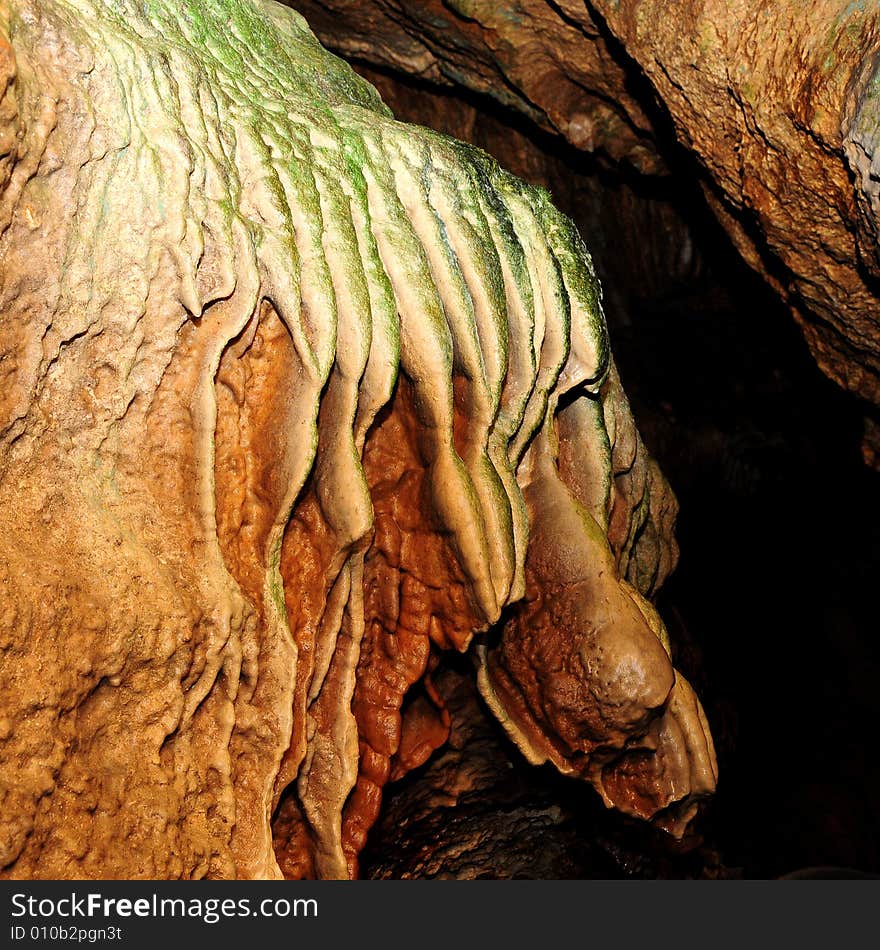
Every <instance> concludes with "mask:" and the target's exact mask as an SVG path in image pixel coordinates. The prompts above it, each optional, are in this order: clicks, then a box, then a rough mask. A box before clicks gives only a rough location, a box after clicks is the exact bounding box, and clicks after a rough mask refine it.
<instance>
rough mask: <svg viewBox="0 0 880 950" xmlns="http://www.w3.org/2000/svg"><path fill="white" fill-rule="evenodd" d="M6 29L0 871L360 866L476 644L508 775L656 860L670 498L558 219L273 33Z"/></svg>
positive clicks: (295, 22)
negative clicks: (454, 670)
mask: <svg viewBox="0 0 880 950" xmlns="http://www.w3.org/2000/svg"><path fill="white" fill-rule="evenodd" d="M0 35H2V36H3V38H4V46H3V48H2V51H0V52H2V56H3V60H2V62H3V71H2V75H3V77H4V80H5V87H4V91H3V97H2V100H0V101H2V110H3V111H2V114H3V120H4V123H5V125H4V142H5V151H4V154H3V156H2V161H3V178H2V185H3V191H2V201H0V314H2V316H0V365H2V368H3V383H4V385H3V388H2V390H0V512H2V516H0V521H2V531H0V583H2V591H3V599H2V612H0V708H2V709H3V716H4V719H3V723H2V732H0V795H2V799H0V801H2V806H3V807H2V811H0V868H2V869H3V870H2V874H3V875H4V876H7V877H16V878H28V877H41V878H53V877H58V878H61V877H120V878H136V877H137V878H143V877H151V878H165V877H185V878H192V877H206V876H208V877H278V876H280V875H281V874H282V873H283V874H286V875H287V876H291V877H301V876H309V877H311V876H319V877H345V876H349V875H353V874H355V873H356V869H357V868H356V864H357V854H358V852H359V850H360V849H361V847H362V845H363V842H364V838H365V835H366V832H367V830H368V829H369V827H370V825H371V824H372V823H373V822H374V821H375V819H376V816H377V814H378V809H379V805H380V802H381V795H382V789H383V786H384V785H385V783H386V782H387V781H388V780H389V778H398V777H400V776H401V775H403V774H404V773H405V772H406V771H407V770H408V769H410V768H412V767H414V766H416V765H418V764H421V763H422V762H424V760H425V758H426V757H427V756H428V755H429V754H430V753H431V751H432V750H433V749H434V748H435V747H436V746H437V745H438V744H440V743H442V742H443V741H444V740H445V737H446V733H447V731H448V728H449V719H448V715H447V713H446V711H445V709H444V702H443V700H442V697H441V696H440V694H439V693H438V692H437V691H436V689H435V688H434V686H433V684H432V682H431V678H430V674H431V671H432V669H433V665H434V662H435V661H434V659H433V658H432V654H433V653H434V652H436V651H439V650H452V649H454V650H461V651H463V650H465V649H467V648H468V646H469V644H470V642H471V641H472V639H473V638H474V637H477V638H478V639H479V640H480V646H481V651H480V652H481V656H482V659H483V669H482V672H481V675H480V682H481V685H482V688H483V690H484V691H485V694H486V696H487V698H488V700H489V703H490V705H491V706H492V708H493V710H494V711H495V712H496V713H497V715H498V716H499V718H500V719H501V720H502V722H503V723H504V725H505V727H506V728H507V729H508V731H509V733H510V734H511V736H513V737H514V739H515V740H516V741H517V743H518V744H519V745H520V746H521V748H522V749H523V751H524V752H525V753H526V754H527V756H528V757H529V758H530V759H531V760H532V761H545V760H546V761H550V762H552V763H554V764H555V765H557V766H558V767H559V768H560V769H562V770H564V771H567V772H571V773H573V774H576V775H579V776H581V777H583V778H585V779H587V780H588V781H589V782H591V783H592V784H593V785H594V786H595V787H596V788H597V789H598V790H599V791H600V792H601V794H602V795H603V797H604V799H605V800H606V801H607V802H608V803H609V804H612V803H613V804H615V805H616V806H618V807H620V808H622V809H624V810H626V811H628V812H631V813H633V814H637V815H640V816H643V817H646V818H648V817H653V818H654V819H655V820H656V821H657V822H658V823H659V824H660V825H662V826H664V827H668V828H669V829H670V830H671V831H673V832H674V833H676V834H680V833H681V832H682V831H683V828H684V824H685V823H686V821H687V818H688V817H689V816H690V815H691V814H692V811H693V806H694V802H695V801H696V800H697V799H699V798H700V797H702V796H705V795H707V794H710V793H711V791H712V790H713V788H714V781H715V777H714V768H715V766H714V753H713V749H712V743H711V738H710V737H709V736H708V733H707V731H706V727H705V723H704V721H703V720H702V718H701V714H700V712H699V705H698V703H697V701H696V699H695V698H694V697H693V695H692V693H691V692H690V689H689V687H688V686H687V684H686V683H685V681H684V680H683V679H682V678H681V677H680V675H678V674H677V673H676V671H674V670H673V667H672V664H671V661H670V658H669V645H668V642H667V640H666V637H665V632H664V630H663V627H662V623H661V622H660V620H659V618H658V616H657V615H656V613H655V612H654V610H653V608H652V607H651V606H650V604H649V603H648V601H647V600H645V597H647V596H649V595H650V594H651V593H652V592H653V590H654V589H655V588H656V586H657V585H658V584H659V583H661V582H662V580H663V579H664V577H665V576H666V574H667V573H668V572H669V570H670V569H671V568H672V566H673V564H674V561H675V545H674V541H673V539H672V535H671V532H672V522H673V520H674V517H675V500H674V498H673V497H672V495H671V492H670V490H669V489H668V486H666V483H665V482H664V481H663V479H662V477H661V476H660V474H659V471H658V469H657V467H656V465H655V464H654V463H653V462H652V461H651V459H650V458H649V457H648V456H647V453H646V452H645V450H644V447H643V445H642V444H641V441H640V439H639V437H638V434H637V433H636V431H635V427H634V424H633V422H632V417H631V415H630V413H629V409H628V406H627V403H626V399H625V396H624V395H623V391H622V389H621V386H620V382H619V380H618V378H617V374H616V371H615V369H614V366H613V363H612V362H611V359H610V354H609V353H608V346H607V335H606V330H605V325H604V318H603V315H602V312H601V308H600V305H599V291H598V286H597V282H596V280H595V275H594V273H593V270H592V265H591V262H590V258H589V255H588V254H587V251H586V249H585V248H584V246H583V243H582V241H581V239H580V237H579V236H578V234H577V232H576V230H575V229H574V227H573V226H572V224H571V222H569V221H568V220H567V219H566V218H564V217H563V216H562V215H561V214H560V213H559V212H558V211H557V210H556V208H554V207H553V205H552V204H551V203H550V201H549V199H548V197H547V195H546V193H544V192H542V191H539V190H536V189H531V188H529V187H528V186H526V185H524V184H523V183H521V182H519V181H518V180H516V179H515V178H513V176H511V175H510V174H509V173H507V172H504V171H503V170H502V169H501V168H499V167H498V166H497V165H496V164H495V163H494V162H493V161H492V160H491V159H489V158H488V156H486V155H484V154H482V153H480V152H478V151H476V150H474V149H471V148H469V147H467V146H464V145H461V144H460V143H457V142H455V141H453V140H451V139H447V138H444V137H442V136H439V135H437V134H436V133H432V132H429V131H427V130H424V129H418V128H415V127H408V126H405V125H403V124H401V123H398V122H395V121H394V120H393V118H392V117H391V116H390V114H389V113H388V111H387V109H386V108H385V107H384V106H383V105H382V104H381V102H380V101H379V99H378V97H377V95H376V94H375V91H374V90H373V89H372V88H371V87H370V86H369V85H367V84H366V83H364V82H362V81H360V80H358V79H357V77H356V76H355V75H354V74H353V73H352V72H351V70H350V69H349V68H348V67H347V66H345V65H344V64H343V63H341V62H340V61H338V60H336V59H335V58H334V57H332V56H330V55H328V54H327V53H326V52H325V51H324V50H323V49H321V47H320V46H319V45H318V44H317V43H316V42H315V40H314V37H313V36H312V35H311V34H310V33H309V31H308V30H307V29H306V27H305V25H304V23H303V22H302V21H301V19H300V18H299V17H297V16H296V15H295V14H293V13H291V12H290V11H287V10H285V9H284V8H283V7H280V6H278V5H276V4H274V3H271V2H264V0H253V2H240V0H235V2H233V0H205V2H202V3H199V4H191V5H183V6H178V5H173V4H172V5H169V4H167V3H165V2H164V0H137V2H136V0H113V2H112V3H110V2H105V0H2V2H0ZM539 525H540V527H539ZM508 605H512V612H511V614H510V620H509V621H508V622H507V623H505V625H504V629H503V631H502V632H501V635H500V644H498V645H495V644H492V645H491V649H490V644H489V643H488V638H487V637H486V636H485V634H486V633H487V631H488V630H489V628H490V627H492V626H493V625H494V624H496V623H497V622H498V621H499V619H500V618H501V615H502V611H503V610H504V609H505V608H506V607H507V606H508ZM559 610H561V611H562V615H560V616H559V619H560V621H561V622H560V626H559V629H558V630H552V631H551V627H552V621H553V620H554V619H556V617H557V615H556V613H554V611H559ZM532 618H534V619H535V624H534V625H531V624H530V623H529V621H530V619H532ZM542 631H544V632H545V635H544V636H540V635H539V634H540V633H541V632H542ZM273 816H274V817H275V820H274V827H273V820H272V819H273Z"/></svg>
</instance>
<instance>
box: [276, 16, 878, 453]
mask: <svg viewBox="0 0 880 950" xmlns="http://www.w3.org/2000/svg"><path fill="white" fill-rule="evenodd" d="M293 5H294V6H296V7H297V8H298V9H301V10H302V11H303V12H305V13H306V14H307V15H308V16H309V17H310V19H311V20H312V22H313V23H314V26H315V29H316V30H317V31H318V33H319V35H320V36H321V37H322V39H323V40H324V41H325V42H326V43H327V44H328V45H329V46H331V48H334V49H337V50H339V51H340V52H342V53H343V54H345V55H348V56H351V57H354V58H360V59H364V60H368V61H370V62H373V63H378V64H381V65H382V66H384V67H388V68H392V69H396V70H399V71H401V72H403V73H405V74H407V75H410V76H418V77H420V78H425V79H429V80H431V81H434V82H436V83H440V84H444V85H447V86H449V85H457V86H461V87H464V88H466V89H469V90H472V91H475V92H479V93H484V94H486V95H488V96H491V97H494V98H495V99H496V100H498V101H499V102H501V103H502V104H503V105H504V106H506V107H508V108H511V109H514V110H518V111H519V112H521V113H522V114H523V115H525V116H527V117H528V118H529V119H530V120H531V121H533V122H534V123H535V124H536V125H538V126H539V127H541V128H543V129H546V130H550V131H553V132H555V133H556V134H558V135H559V136H561V137H563V138H564V139H565V140H566V141H568V142H569V143H570V144H571V145H572V146H574V147H575V148H577V149H579V150H581V151H583V152H585V153H590V154H595V155H597V156H599V157H600V159H602V160H607V161H609V162H612V163H616V164H621V163H623V164H628V165H630V166H632V167H634V168H636V169H639V170H640V171H643V172H646V173H650V174H654V173H662V171H663V169H664V168H668V167H670V166H671V165H675V166H682V164H683V167H684V168H685V169H689V170H690V173H691V174H692V175H693V176H695V177H696V178H697V179H698V180H699V182H700V185H701V187H702V190H703V193H704V196H705V200H706V202H707V204H708V206H709V207H710V208H711V209H712V211H713V212H714V214H715V215H716V216H717V218H718V220H719V221H720V222H721V224H722V225H723V227H724V228H725V229H726V231H727V232H728V234H729V235H730V237H731V240H732V241H733V243H734V244H735V245H736V247H737V249H738V250H739V253H740V254H741V255H742V257H743V258H744V260H746V261H747V262H748V264H749V265H750V266H751V267H752V268H754V269H755V270H756V271H757V272H758V273H759V274H760V275H761V276H762V277H763V278H764V279H765V280H766V281H768V282H769V283H770V285H771V286H772V287H773V288H774V289H775V291H776V292H777V293H778V294H779V295H780V296H781V297H782V298H783V299H784V300H785V301H786V303H787V305H788V306H789V309H790V311H791V313H792V315H793V316H794V318H795V320H796V321H797V322H798V324H799V325H800V327H801V328H802V331H803V333H804V335H805V338H806V340H807V342H808V345H809V346H810V349H811V351H812V353H813V355H814V357H815V358H816V360H817V361H818V363H819V365H820V367H821V368H822V369H823V370H824V371H825V372H826V373H828V374H829V375H830V376H831V377H832V378H833V379H835V380H836V381H837V382H838V383H839V384H840V385H842V386H844V387H845V388H846V389H848V390H850V391H852V392H854V393H856V394H858V395H859V396H860V397H862V398H863V399H864V400H865V401H866V403H867V404H868V407H869V412H870V413H875V412H876V409H874V410H871V409H870V406H871V405H873V406H874V407H876V406H877V405H878V404H880V332H878V328H877V319H876V314H877V312H878V284H877V281H878V277H880V257H878V250H877V248H878V243H877V238H878V197H877V195H878V185H877V177H878V173H877V159H876V157H875V156H876V154H877V141H878V135H880V123H878V110H880V105H878V103H880V97H878V95H877V88H878V86H877V82H878V79H877V76H878V66H877V63H878V55H877V54H878V48H880V13H878V11H877V10H876V9H875V8H874V7H873V6H872V5H863V4H851V3H844V2H843V0H825V2H821V3H816V4H811V5H810V7H809V10H808V12H806V13H805V10H804V7H803V6H802V5H801V4H799V3H796V2H789V3H781V4H773V5H772V6H771V7H768V6H767V5H766V4H763V3H757V2H739V3H735V4H731V3H727V2H722V0H693V2H688V3H682V4H676V5H675V6H674V8H670V7H669V5H668V4H666V3H662V2H659V0H657V2H626V0H624V2H603V0H596V2H589V3H584V2H581V0H566V2H564V3H556V2H554V3H550V2H547V0H517V2H515V3H510V4H496V3H492V2H488V0H487V2H481V0H469V2H441V0H425V2H419V3H416V4H410V3H402V2H399V0H372V2H368V3H361V2H351V0H295V2H294V4H293ZM673 11H674V12H673ZM873 432H875V423H874V422H871V421H870V420H869V423H868V429H867V433H866V434H867V436H868V438H867V440H866V446H865V455H866V458H867V459H868V460H869V461H870V460H871V459H873V457H874V448H872V445H873V436H872V435H871V433H873Z"/></svg>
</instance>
